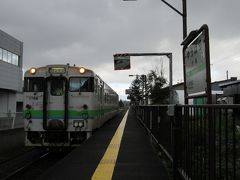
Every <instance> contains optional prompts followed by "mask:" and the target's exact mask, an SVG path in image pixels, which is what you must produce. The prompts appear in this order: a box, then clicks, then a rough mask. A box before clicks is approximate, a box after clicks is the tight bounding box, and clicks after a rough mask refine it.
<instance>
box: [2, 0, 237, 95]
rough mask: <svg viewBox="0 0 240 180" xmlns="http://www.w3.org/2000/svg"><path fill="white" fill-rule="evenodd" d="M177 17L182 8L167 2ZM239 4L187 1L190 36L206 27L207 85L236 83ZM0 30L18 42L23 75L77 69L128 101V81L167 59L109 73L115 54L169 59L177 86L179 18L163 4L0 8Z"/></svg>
mask: <svg viewBox="0 0 240 180" xmlns="http://www.w3.org/2000/svg"><path fill="white" fill-rule="evenodd" d="M167 2H169V3H170V4H172V5H173V6H174V7H175V8H177V9H179V10H180V11H182V10H181V9H182V0H167ZM239 7H240V1H239V0H201V1H200V0H189V1H187V13H188V18H187V19H188V33H189V32H190V31H192V30H196V29H199V28H200V27H201V26H202V25H203V24H208V26H209V31H210V54H211V64H212V65H211V78H212V81H218V80H223V79H226V71H227V70H228V71H229V77H230V76H236V77H238V78H239V77H240V71H239V67H240V30H239V29H240V23H239V18H240V11H239ZM0 29H1V30H3V31H5V32H7V33H8V34H10V35H12V36H14V37H15V38H17V39H19V40H20V41H23V43H24V55H23V70H24V71H25V70H27V69H28V68H30V67H38V66H44V65H47V64H66V63H70V64H71V65H73V64H76V65H77V66H84V67H87V68H90V69H92V70H94V71H95V72H96V73H97V74H98V75H99V76H101V77H102V79H103V80H104V81H105V82H107V83H108V84H110V86H112V88H113V89H115V90H116V91H117V92H118V93H119V95H120V98H121V99H126V96H125V95H124V91H125V89H127V88H128V87H129V86H130V83H131V81H132V80H133V78H132V77H128V75H129V74H147V73H148V72H149V70H151V69H154V67H156V66H159V67H161V66H162V67H163V69H164V73H165V75H166V77H167V78H168V63H167V59H166V58H165V57H152V58H150V57H148V58H146V57H139V58H132V59H131V63H132V64H131V67H132V68H131V69H130V70H125V71H114V70H113V54H115V53H127V52H129V53H153V52H154V53H155V52H158V53H163V52H172V53H173V81H174V83H177V82H179V81H182V79H183V73H182V69H183V68H182V66H183V65H182V47H181V45H180V44H181V42H182V17H181V16H180V15H179V14H177V13H176V12H174V11H173V10H172V9H170V8H169V7H167V6H166V5H165V4H164V3H162V2H161V0H137V1H136V2H124V1H122V0H41V1H40V0H1V1H0Z"/></svg>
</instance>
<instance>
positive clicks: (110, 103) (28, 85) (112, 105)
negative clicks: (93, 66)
mask: <svg viewBox="0 0 240 180" xmlns="http://www.w3.org/2000/svg"><path fill="white" fill-rule="evenodd" d="M117 113H118V95H117V93H116V92H115V91H113V90H112V89H111V88H110V87H109V86H108V85H107V84H106V83H105V82H104V81H103V80H101V78H100V77H99V76H98V75H96V74H95V73H94V72H93V71H92V70H89V69H85V68H83V67H76V66H75V65H74V66H70V65H69V64H67V65H47V66H44V67H39V68H31V69H29V70H28V71H26V72H25V74H24V130H25V145H26V146H45V147H63V146H65V147H67V146H79V145H80V143H81V142H82V141H84V140H85V139H87V138H89V137H90V136H91V135H92V133H93V131H94V130H95V129H97V128H99V127H101V125H103V123H105V122H106V121H107V120H109V119H111V118H112V117H113V116H115V115H116V114H117Z"/></svg>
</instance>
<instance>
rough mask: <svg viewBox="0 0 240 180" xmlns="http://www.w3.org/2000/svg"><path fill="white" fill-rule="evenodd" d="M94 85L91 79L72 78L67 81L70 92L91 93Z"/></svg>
mask: <svg viewBox="0 0 240 180" xmlns="http://www.w3.org/2000/svg"><path fill="white" fill-rule="evenodd" d="M93 90H94V83H93V78H92V77H72V78H70V81H69V91H71V92H93Z"/></svg>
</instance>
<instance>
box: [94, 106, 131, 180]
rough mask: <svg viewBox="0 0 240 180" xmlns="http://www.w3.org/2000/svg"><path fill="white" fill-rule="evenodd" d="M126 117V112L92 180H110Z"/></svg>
mask: <svg viewBox="0 0 240 180" xmlns="http://www.w3.org/2000/svg"><path fill="white" fill-rule="evenodd" d="M127 117H128V111H127V112H126V114H125V115H124V117H123V119H122V121H121V123H120V125H119V126H118V128H117V131H116V132H115V134H114V136H113V138H112V140H111V142H110V144H109V145H108V148H107V150H106V152H105V154H104V156H103V158H102V159H101V161H100V163H99V164H98V166H97V168H96V170H95V172H94V174H93V176H92V178H91V179H92V180H110V179H112V175H113V171H114V167H115V164H116V161H117V157H118V152H119V148H120V144H121V140H122V136H123V132H124V128H125V125H126V121H127Z"/></svg>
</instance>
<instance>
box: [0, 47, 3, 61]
mask: <svg viewBox="0 0 240 180" xmlns="http://www.w3.org/2000/svg"><path fill="white" fill-rule="evenodd" d="M2 54H3V52H2V48H0V60H2V59H3V58H2Z"/></svg>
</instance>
